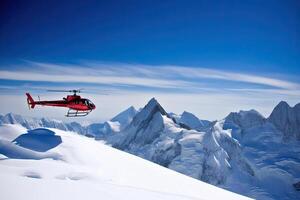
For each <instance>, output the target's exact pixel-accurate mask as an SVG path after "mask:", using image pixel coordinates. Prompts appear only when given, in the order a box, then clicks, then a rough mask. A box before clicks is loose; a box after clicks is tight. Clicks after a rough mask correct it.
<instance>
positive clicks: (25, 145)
mask: <svg viewBox="0 0 300 200" xmlns="http://www.w3.org/2000/svg"><path fill="white" fill-rule="evenodd" d="M197 137H198V136H197ZM193 139H197V138H196V136H195V137H193V136H192V135H190V136H188V137H186V138H184V140H193ZM182 142H184V141H182ZM0 192H1V199H14V200H18V199H22V200H24V199H28V200H29V199H30V200H33V199H38V200H40V199H49V200H50V199H51V200H53V199H79V200H82V199H89V200H90V199H109V200H114V199H139V200H140V199H143V200H144V199H149V200H155V199H163V200H168V199H170V200H177V199H193V200H196V199H199V200H200V199H210V200H211V199H230V200H233V199H249V198H247V197H244V196H241V195H238V194H235V193H232V192H229V191H226V190H223V189H220V188H217V187H215V186H212V185H209V184H207V183H204V182H202V181H198V180H196V179H193V178H190V177H188V176H185V175H182V174H179V173H177V172H175V171H172V170H169V169H167V168H164V167H161V166H159V165H157V164H154V163H152V162H149V161H147V160H144V159H141V158H139V157H136V156H134V155H131V154H128V153H126V152H122V151H119V150H117V149H114V148H112V147H109V146H107V145H105V144H103V143H101V142H99V141H95V140H94V139H92V138H88V137H84V136H82V135H78V134H75V133H72V132H65V131H62V130H58V129H41V128H40V129H34V130H31V131H28V132H27V130H26V129H25V128H23V127H22V126H20V125H2V126H1V127H0Z"/></svg>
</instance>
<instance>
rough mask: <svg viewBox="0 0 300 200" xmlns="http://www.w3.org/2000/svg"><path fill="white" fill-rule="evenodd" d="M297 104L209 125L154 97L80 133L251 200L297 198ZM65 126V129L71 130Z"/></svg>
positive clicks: (236, 115) (232, 115)
mask: <svg viewBox="0 0 300 200" xmlns="http://www.w3.org/2000/svg"><path fill="white" fill-rule="evenodd" d="M299 105H300V104H297V105H296V106H295V107H293V108H291V107H290V106H288V104H287V103H285V102H281V103H279V104H278V105H277V106H276V107H275V109H274V110H273V112H272V114H271V115H270V117H269V118H265V117H263V116H262V115H261V114H260V113H258V112H257V111H255V110H250V111H240V112H237V113H236V112H232V113H230V114H229V115H228V116H227V117H225V118H224V119H223V120H219V121H214V122H209V121H206V120H200V119H199V118H197V117H196V116H195V115H194V114H192V113H188V112H183V113H182V114H181V115H177V114H174V113H167V112H166V110H165V109H164V108H163V107H162V106H161V105H160V104H159V103H158V101H157V100H156V99H154V98H153V99H151V100H150V101H149V102H148V104H147V105H146V106H145V107H144V108H142V109H140V110H139V111H136V110H135V109H134V108H133V107H130V108H129V109H127V110H125V111H123V112H122V113H120V114H119V115H117V116H116V117H114V118H112V119H111V120H109V121H107V122H105V123H98V124H97V123H96V124H91V125H89V126H88V127H82V129H80V126H79V127H78V126H77V129H78V130H81V131H83V132H82V133H81V134H83V135H86V136H89V137H95V138H96V139H97V140H105V141H106V142H107V144H109V145H112V146H113V147H116V148H118V149H121V150H123V151H126V152H129V153H131V154H134V155H137V156H139V157H142V158H145V159H147V160H149V161H152V162H155V163H157V164H159V165H162V166H164V167H167V168H169V169H172V170H175V171H177V172H180V173H183V174H185V175H188V176H191V177H193V178H196V179H199V180H202V181H205V182H207V183H210V184H213V185H216V186H218V187H222V188H225V189H228V190H231V191H234V192H237V193H240V194H243V195H246V196H249V197H253V198H256V199H299V198H300V194H299V192H298V191H297V190H296V187H297V183H299V182H300V159H299V155H300V142H299V138H298V136H299V124H300V123H299V119H300V118H299V116H300V112H299V107H300V106H299ZM3 118H4V117H0V121H3ZM6 118H7V117H6ZM6 121H7V119H6ZM16 121H18V122H19V123H20V124H25V125H26V124H28V123H29V122H27V123H26V122H23V121H22V119H18V120H16ZM9 122H14V120H11V121H9ZM29 124H30V123H29ZM33 124H34V123H33ZM44 124H47V125H48V124H50V125H52V126H54V125H53V124H51V123H44ZM44 124H42V125H44ZM54 124H55V123H54ZM55 125H56V126H58V125H57V124H55ZM65 126H66V130H71V128H73V126H72V125H70V126H69V125H66V124H65ZM25 127H26V126H25ZM61 127H63V126H61ZM70 127H71V128H70ZM74 127H76V126H74ZM62 130H64V129H62ZM71 131H74V130H71ZM75 132H76V131H75ZM77 132H79V131H77Z"/></svg>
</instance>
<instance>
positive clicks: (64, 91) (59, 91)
mask: <svg viewBox="0 0 300 200" xmlns="http://www.w3.org/2000/svg"><path fill="white" fill-rule="evenodd" d="M47 91H48V92H73V90H47Z"/></svg>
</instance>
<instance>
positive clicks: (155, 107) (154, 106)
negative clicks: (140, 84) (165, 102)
mask: <svg viewBox="0 0 300 200" xmlns="http://www.w3.org/2000/svg"><path fill="white" fill-rule="evenodd" d="M144 109H145V110H148V111H149V112H155V111H158V112H160V113H161V114H162V115H166V116H167V115H168V114H167V112H166V111H165V109H164V108H163V107H162V106H161V105H160V104H159V103H158V101H157V100H156V99H155V98H154V97H153V98H152V99H150V101H148V103H147V105H146V106H145V107H144V108H143V110H144Z"/></svg>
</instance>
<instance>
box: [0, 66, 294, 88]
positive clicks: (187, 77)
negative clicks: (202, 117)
mask: <svg viewBox="0 0 300 200" xmlns="http://www.w3.org/2000/svg"><path fill="white" fill-rule="evenodd" d="M26 64H27V65H28V66H29V67H28V68H27V69H26V70H25V69H24V68H23V69H21V70H14V71H13V70H8V69H7V70H1V71H0V78H1V79H6V80H22V81H47V82H61V83H83V84H84V83H94V84H106V85H115V86H124V85H127V86H143V87H151V88H167V89H168V88H170V89H172V88H181V89H186V90H191V89H197V88H205V87H208V88H209V84H208V83H207V82H205V80H210V81H213V80H221V81H226V82H228V83H237V82H239V83H246V84H249V85H250V86H251V85H261V86H262V87H263V86H265V87H273V88H274V89H283V90H298V89H300V84H299V83H295V82H291V81H287V80H281V79H276V78H271V77H266V76H259V75H253V74H246V73H236V72H229V71H222V70H212V69H207V68H195V67H183V66H167V65H163V66H149V65H139V64H122V63H99V62H98V63H97V62H91V63H80V64H78V65H66V64H51V63H38V62H27V63H26ZM222 86H224V84H220V85H219V88H222ZM214 87H216V86H214Z"/></svg>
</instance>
